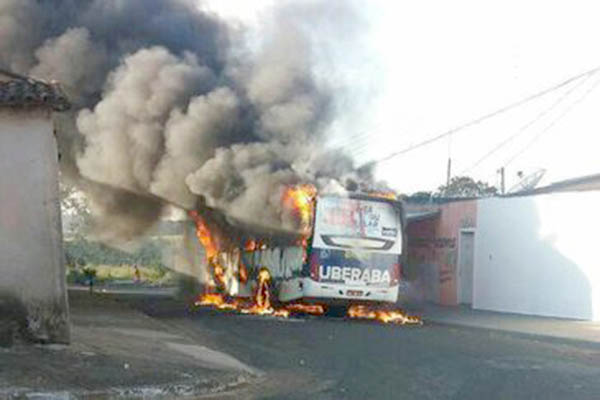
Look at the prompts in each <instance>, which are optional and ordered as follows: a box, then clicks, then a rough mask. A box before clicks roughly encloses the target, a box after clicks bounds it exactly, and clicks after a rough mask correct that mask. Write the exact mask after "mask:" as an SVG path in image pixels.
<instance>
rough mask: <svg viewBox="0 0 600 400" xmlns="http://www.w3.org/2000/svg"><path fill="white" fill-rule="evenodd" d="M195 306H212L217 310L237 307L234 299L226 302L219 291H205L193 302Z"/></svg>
mask: <svg viewBox="0 0 600 400" xmlns="http://www.w3.org/2000/svg"><path fill="white" fill-rule="evenodd" d="M194 304H195V305H197V306H213V307H216V308H218V309H219V310H235V309H237V307H238V303H237V302H236V301H233V302H227V301H226V300H225V298H224V297H223V295H222V294H219V293H206V294H204V295H202V296H200V298H199V299H198V300H196V302H195V303H194Z"/></svg>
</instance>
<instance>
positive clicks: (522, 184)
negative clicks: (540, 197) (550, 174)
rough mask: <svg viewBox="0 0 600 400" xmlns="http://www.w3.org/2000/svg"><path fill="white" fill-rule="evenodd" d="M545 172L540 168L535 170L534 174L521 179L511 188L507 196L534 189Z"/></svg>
mask: <svg viewBox="0 0 600 400" xmlns="http://www.w3.org/2000/svg"><path fill="white" fill-rule="evenodd" d="M545 173H546V170H545V169H543V168H540V169H538V170H536V171H535V172H534V173H532V174H529V175H527V176H526V177H525V178H523V179H521V180H520V181H519V183H517V184H516V185H515V186H513V187H511V188H510V189H509V191H508V193H509V194H515V193H521V192H528V191H530V190H533V189H535V187H536V186H537V184H538V183H540V181H541V180H542V178H543V176H544V174H545Z"/></svg>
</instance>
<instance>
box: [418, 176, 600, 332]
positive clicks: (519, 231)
mask: <svg viewBox="0 0 600 400" xmlns="http://www.w3.org/2000/svg"><path fill="white" fill-rule="evenodd" d="M599 205H600V175H593V176H588V177H582V178H577V179H571V180H568V181H563V182H559V183H555V184H552V185H549V186H546V187H543V188H539V189H535V190H531V191H528V192H526V193H520V194H519V195H512V196H502V197H493V198H483V199H468V200H460V199H454V200H451V201H447V202H443V203H442V204H439V205H437V206H435V207H433V208H435V209H436V210H439V214H437V215H435V214H434V215H433V216H432V217H431V218H429V219H425V220H421V221H416V222H413V223H411V224H409V227H408V235H409V251H408V256H409V265H408V270H409V271H410V273H411V274H412V275H413V278H414V284H415V286H417V287H418V289H419V290H418V291H417V292H418V293H420V295H421V298H422V299H424V300H428V301H433V302H436V303H439V304H443V305H458V304H466V305H470V306H471V307H472V308H474V309H481V310H490V311H500V312H510V313H519V314H528V315H540V316H552V317H562V318H575V319H582V320H592V321H600V252H598V251H597V250H598V249H597V246H598V236H597V233H598V231H599V227H600V211H599V210H598V208H599ZM429 207H430V208H431V206H429Z"/></svg>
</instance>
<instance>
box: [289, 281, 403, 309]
mask: <svg viewBox="0 0 600 400" xmlns="http://www.w3.org/2000/svg"><path fill="white" fill-rule="evenodd" d="M297 284H298V286H299V287H300V292H301V297H303V298H310V299H319V300H322V302H324V303H327V302H332V303H340V302H341V303H345V302H347V303H352V302H385V303H395V302H396V301H397V300H398V291H399V285H396V286H390V287H373V286H348V285H340V284H331V283H322V282H317V281H314V280H312V279H310V278H303V279H299V280H298V282H297ZM284 301H285V300H284Z"/></svg>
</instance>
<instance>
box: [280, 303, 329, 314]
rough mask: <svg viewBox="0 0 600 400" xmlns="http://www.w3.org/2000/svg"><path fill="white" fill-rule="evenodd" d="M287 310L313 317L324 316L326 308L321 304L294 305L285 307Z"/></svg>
mask: <svg viewBox="0 0 600 400" xmlns="http://www.w3.org/2000/svg"><path fill="white" fill-rule="evenodd" d="M285 309H286V310H288V311H291V312H297V313H303V314H312V315H323V314H324V313H325V308H324V307H323V306H322V305H320V304H301V303H294V304H289V305H287V306H285Z"/></svg>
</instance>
